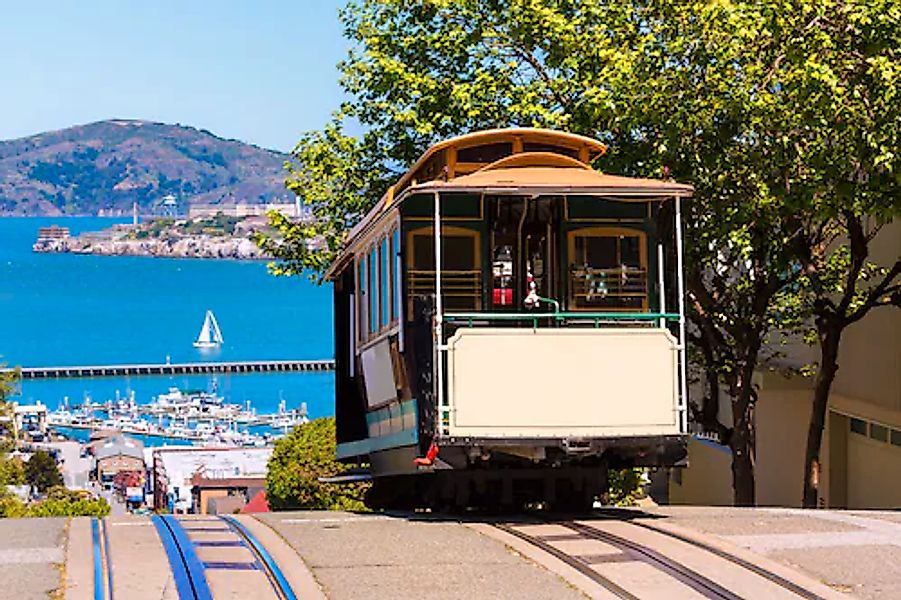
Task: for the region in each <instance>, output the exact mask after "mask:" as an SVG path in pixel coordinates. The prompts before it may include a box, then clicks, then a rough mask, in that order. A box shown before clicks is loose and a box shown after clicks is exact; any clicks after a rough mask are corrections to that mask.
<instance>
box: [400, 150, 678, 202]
mask: <svg viewBox="0 0 901 600" xmlns="http://www.w3.org/2000/svg"><path fill="white" fill-rule="evenodd" d="M413 190H415V191H417V192H418V191H427V190H428V191H467V192H495V193H504V192H509V193H525V192H535V193H554V194H566V193H586V194H598V195H610V196H617V197H620V198H621V199H624V200H626V199H629V198H635V199H637V200H641V201H647V200H648V199H649V197H650V198H652V197H661V198H664V197H665V198H671V197H673V196H681V197H686V196H690V195H691V193H692V192H693V191H694V188H692V186H690V185H686V184H683V183H676V182H674V181H662V180H658V179H643V178H637V177H621V176H618V175H607V174H604V173H600V172H598V171H595V170H594V169H592V168H591V167H590V166H588V165H586V164H583V163H581V162H579V161H577V160H575V159H572V158H569V157H566V156H561V155H559V154H553V153H549V152H527V153H523V154H514V155H512V156H508V157H507V158H502V159H501V160H498V161H496V162H493V163H491V164H490V165H488V166H486V167H484V168H483V169H481V170H479V171H476V172H475V173H472V174H470V175H464V176H463V177H457V178H456V179H453V180H451V181H430V182H428V183H424V184H422V185H417V186H415V187H414V188H412V190H411V191H413Z"/></svg>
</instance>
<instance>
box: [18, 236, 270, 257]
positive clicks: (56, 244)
mask: <svg viewBox="0 0 901 600" xmlns="http://www.w3.org/2000/svg"><path fill="white" fill-rule="evenodd" d="M32 249H33V250H34V251H35V252H48V253H53V252H59V253H64V252H69V253H72V254H93V255H101V256H154V257H159V258H218V259H236V260H268V259H269V258H270V257H269V256H267V255H266V254H265V253H264V252H263V251H262V250H260V248H259V247H258V246H257V245H256V244H255V243H254V242H253V241H252V240H251V239H249V238H246V237H225V238H224V237H219V236H209V235H195V236H185V237H179V238H167V239H160V238H156V239H107V240H97V239H90V238H87V237H86V236H79V237H68V238H64V239H52V240H38V241H37V242H36V243H35V244H34V246H33V247H32Z"/></svg>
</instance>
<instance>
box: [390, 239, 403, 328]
mask: <svg viewBox="0 0 901 600" xmlns="http://www.w3.org/2000/svg"><path fill="white" fill-rule="evenodd" d="M399 255H400V230H399V229H395V230H394V233H393V234H392V235H391V282H392V286H393V287H392V292H393V293H394V302H392V304H391V320H392V321H394V320H395V319H398V318H400V313H401V310H400V297H401V289H400V274H399V273H398V272H397V268H398V266H397V265H398V256H399Z"/></svg>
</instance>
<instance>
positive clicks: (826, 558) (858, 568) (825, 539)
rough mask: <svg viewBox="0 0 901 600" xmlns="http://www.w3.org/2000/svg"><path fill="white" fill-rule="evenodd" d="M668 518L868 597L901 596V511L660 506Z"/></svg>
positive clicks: (658, 512)
mask: <svg viewBox="0 0 901 600" xmlns="http://www.w3.org/2000/svg"><path fill="white" fill-rule="evenodd" d="M647 512H649V513H650V514H653V515H655V516H658V517H664V518H665V520H666V521H667V522H669V523H673V524H676V525H681V526H684V527H686V528H689V529H692V530H695V531H699V532H702V533H706V534H710V535H714V536H716V537H717V538H719V539H721V540H723V541H724V542H727V543H730V544H734V545H736V546H740V547H743V548H746V549H748V550H750V551H752V552H754V553H755V554H757V555H761V556H765V557H767V558H771V559H773V560H776V561H778V562H780V563H782V564H785V565H787V566H789V567H792V568H794V569H797V570H799V571H803V572H805V573H807V574H809V575H811V576H813V577H815V578H817V579H819V580H820V581H823V582H825V583H826V584H827V585H829V586H830V587H831V588H833V589H835V590H838V591H841V592H846V593H850V594H853V595H854V596H857V597H859V598H864V599H867V600H877V599H878V600H881V599H886V598H901V514H899V513H896V512H885V511H835V510H815V511H804V510H794V509H782V508H773V509H766V508H754V509H748V508H706V507H704V508H701V507H660V508H657V509H649V510H648V511H647Z"/></svg>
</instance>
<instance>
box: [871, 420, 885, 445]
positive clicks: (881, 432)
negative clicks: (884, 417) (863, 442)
mask: <svg viewBox="0 0 901 600" xmlns="http://www.w3.org/2000/svg"><path fill="white" fill-rule="evenodd" d="M870 437H871V438H873V439H874V440H878V441H880V442H887V441H888V429H886V428H885V427H883V426H882V425H877V424H876V423H870Z"/></svg>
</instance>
